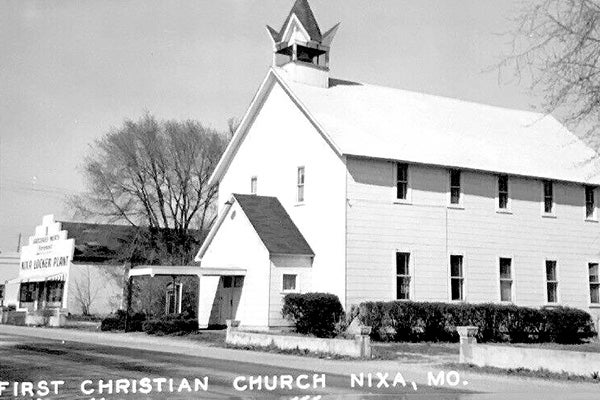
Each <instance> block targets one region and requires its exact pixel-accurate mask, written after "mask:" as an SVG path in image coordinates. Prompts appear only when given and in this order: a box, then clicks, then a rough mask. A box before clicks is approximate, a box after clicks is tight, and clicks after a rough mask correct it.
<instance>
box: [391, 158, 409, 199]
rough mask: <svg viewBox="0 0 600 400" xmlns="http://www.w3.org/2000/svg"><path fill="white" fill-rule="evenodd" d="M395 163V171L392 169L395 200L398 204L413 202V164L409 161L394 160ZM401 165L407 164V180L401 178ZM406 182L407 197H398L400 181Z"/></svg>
mask: <svg viewBox="0 0 600 400" xmlns="http://www.w3.org/2000/svg"><path fill="white" fill-rule="evenodd" d="M392 165H393V171H392V175H393V178H394V195H393V199H394V200H393V201H394V203H396V204H411V203H412V179H411V175H412V174H411V165H410V164H409V163H406V162H400V161H397V162H394V163H392ZM401 165H405V166H406V180H404V181H400V180H399V176H398V175H399V174H398V172H399V168H400V166H401ZM401 182H402V183H404V184H405V185H406V196H405V198H403V199H402V198H399V197H398V187H399V184H400V183H401Z"/></svg>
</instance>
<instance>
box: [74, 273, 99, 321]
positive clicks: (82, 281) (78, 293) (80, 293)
mask: <svg viewBox="0 0 600 400" xmlns="http://www.w3.org/2000/svg"><path fill="white" fill-rule="evenodd" d="M80 269H81V273H80V274H79V276H78V277H77V278H76V279H73V281H72V283H71V285H72V286H71V287H72V293H73V296H74V298H75V301H76V303H77V305H78V306H79V308H80V309H81V314H82V315H90V314H91V313H90V312H91V308H92V305H93V304H94V301H95V300H96V297H97V296H98V292H99V291H100V287H99V286H98V285H97V284H95V283H94V280H93V279H92V276H91V275H92V274H91V273H90V267H86V266H82V267H80Z"/></svg>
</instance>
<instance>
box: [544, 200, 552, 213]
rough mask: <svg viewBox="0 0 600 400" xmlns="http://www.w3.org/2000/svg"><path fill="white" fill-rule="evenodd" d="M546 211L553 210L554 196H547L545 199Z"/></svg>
mask: <svg viewBox="0 0 600 400" xmlns="http://www.w3.org/2000/svg"><path fill="white" fill-rule="evenodd" d="M544 212H546V213H551V212H552V198H551V197H546V198H545V199H544Z"/></svg>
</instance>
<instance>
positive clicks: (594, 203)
mask: <svg viewBox="0 0 600 400" xmlns="http://www.w3.org/2000/svg"><path fill="white" fill-rule="evenodd" d="M588 190H590V191H591V193H592V214H591V215H589V214H588ZM583 199H584V200H583V201H584V206H583V209H584V215H585V220H586V221H592V222H598V204H597V203H598V202H597V201H596V187H595V186H592V185H585V186H584V187H583Z"/></svg>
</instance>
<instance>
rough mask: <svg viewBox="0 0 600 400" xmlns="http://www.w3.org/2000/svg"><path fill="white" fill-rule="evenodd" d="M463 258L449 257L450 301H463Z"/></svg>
mask: <svg viewBox="0 0 600 400" xmlns="http://www.w3.org/2000/svg"><path fill="white" fill-rule="evenodd" d="M464 282H465V278H464V276H463V256H458V255H451V256H450V299H451V300H464V295H463V286H464Z"/></svg>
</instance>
